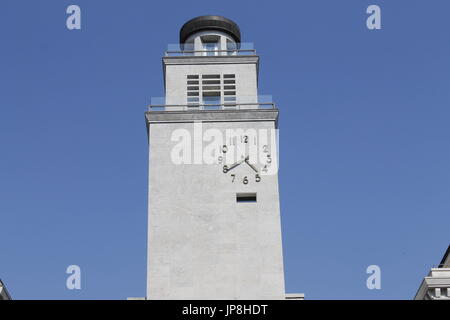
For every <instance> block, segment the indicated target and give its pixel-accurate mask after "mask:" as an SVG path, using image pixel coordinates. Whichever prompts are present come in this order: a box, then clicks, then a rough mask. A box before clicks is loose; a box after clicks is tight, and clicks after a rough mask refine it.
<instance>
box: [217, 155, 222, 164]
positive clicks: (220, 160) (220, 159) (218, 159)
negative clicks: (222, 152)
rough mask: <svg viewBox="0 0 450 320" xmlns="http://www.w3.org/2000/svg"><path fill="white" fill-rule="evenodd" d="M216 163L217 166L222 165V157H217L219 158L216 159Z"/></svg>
mask: <svg viewBox="0 0 450 320" xmlns="http://www.w3.org/2000/svg"><path fill="white" fill-rule="evenodd" d="M217 161H218V162H219V164H222V161H223V157H222V156H219V158H217Z"/></svg>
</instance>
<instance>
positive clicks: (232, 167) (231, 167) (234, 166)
mask: <svg viewBox="0 0 450 320" xmlns="http://www.w3.org/2000/svg"><path fill="white" fill-rule="evenodd" d="M247 159H248V157H247V158H245V159H242V160H240V161H238V162H236V163H235V164H232V165H231V166H230V167H229V168H228V169H227V172H228V171H230V170H232V169H234V168H236V167H237V166H238V165H240V164H241V163H242V162H244V161H247Z"/></svg>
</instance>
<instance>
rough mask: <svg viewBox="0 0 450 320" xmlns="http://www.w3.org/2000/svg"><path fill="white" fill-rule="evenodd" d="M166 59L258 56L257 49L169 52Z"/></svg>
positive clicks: (166, 53)
mask: <svg viewBox="0 0 450 320" xmlns="http://www.w3.org/2000/svg"><path fill="white" fill-rule="evenodd" d="M164 55H165V56H166V57H180V56H197V57H223V56H251V55H256V50H255V49H236V50H176V51H169V50H167V51H166V52H165V53H164Z"/></svg>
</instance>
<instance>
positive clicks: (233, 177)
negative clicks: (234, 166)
mask: <svg viewBox="0 0 450 320" xmlns="http://www.w3.org/2000/svg"><path fill="white" fill-rule="evenodd" d="M231 178H232V179H231V182H234V179H235V178H236V175H235V174H232V175H231Z"/></svg>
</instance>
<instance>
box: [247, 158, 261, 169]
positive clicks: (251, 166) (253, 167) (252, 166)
mask: <svg viewBox="0 0 450 320" xmlns="http://www.w3.org/2000/svg"><path fill="white" fill-rule="evenodd" d="M248 159H249V157H247V158H245V163H247V164H248V165H249V166H250V168H252V169H253V170H254V171H255V172H256V173H258V169H256V168H255V166H254V165H252V164H251V163H250V162H248Z"/></svg>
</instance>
